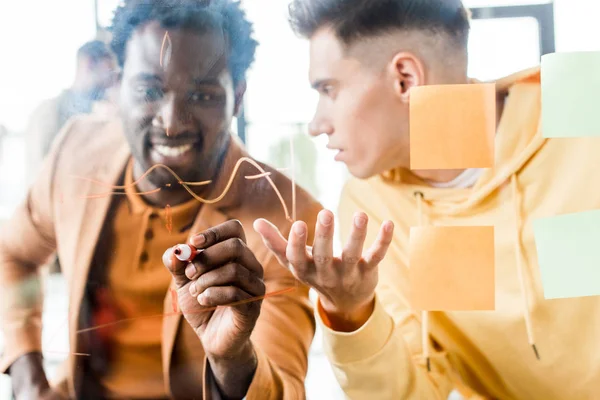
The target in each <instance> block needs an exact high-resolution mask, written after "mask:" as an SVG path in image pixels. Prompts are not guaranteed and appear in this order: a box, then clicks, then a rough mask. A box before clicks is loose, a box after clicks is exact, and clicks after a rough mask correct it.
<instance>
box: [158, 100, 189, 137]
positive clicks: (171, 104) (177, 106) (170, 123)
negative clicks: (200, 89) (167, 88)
mask: <svg viewBox="0 0 600 400" xmlns="http://www.w3.org/2000/svg"><path fill="white" fill-rule="evenodd" d="M157 117H158V120H159V121H160V122H161V123H162V127H163V129H164V130H165V131H166V133H167V136H177V135H180V134H182V133H185V132H193V131H194V129H193V126H192V114H191V111H190V110H189V109H188V107H187V105H186V104H185V101H184V100H180V99H178V98H177V97H176V96H174V95H173V94H167V95H165V98H164V100H163V104H162V106H161V108H160V110H159V112H158V115H157Z"/></svg>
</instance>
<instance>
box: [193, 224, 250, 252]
mask: <svg viewBox="0 0 600 400" xmlns="http://www.w3.org/2000/svg"><path fill="white" fill-rule="evenodd" d="M232 238H239V239H241V240H242V241H243V242H244V243H246V233H245V232H244V227H243V226H242V223H241V222H240V221H238V220H235V219H232V220H229V221H227V222H223V223H222V224H220V225H217V226H213V227H212V228H209V229H207V230H205V231H204V232H200V233H198V234H197V235H194V236H192V237H191V238H190V243H191V244H192V245H194V246H195V247H196V248H197V249H206V248H208V247H210V246H213V245H215V244H217V243H220V242H223V241H225V240H228V239H232Z"/></svg>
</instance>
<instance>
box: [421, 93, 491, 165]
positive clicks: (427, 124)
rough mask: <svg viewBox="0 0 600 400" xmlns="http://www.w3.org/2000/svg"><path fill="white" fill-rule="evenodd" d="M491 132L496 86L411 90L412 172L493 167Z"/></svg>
mask: <svg viewBox="0 0 600 400" xmlns="http://www.w3.org/2000/svg"><path fill="white" fill-rule="evenodd" d="M495 133H496V85H495V84H493V83H484V84H465V85H429V86H417V87H414V88H412V89H411V93H410V168H411V169H466V168H492V167H493V166H494V140H495V136H496V135H495Z"/></svg>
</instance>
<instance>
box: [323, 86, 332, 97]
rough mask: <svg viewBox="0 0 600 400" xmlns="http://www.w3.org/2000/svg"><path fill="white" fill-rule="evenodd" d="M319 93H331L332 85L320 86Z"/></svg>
mask: <svg viewBox="0 0 600 400" xmlns="http://www.w3.org/2000/svg"><path fill="white" fill-rule="evenodd" d="M321 93H323V94H324V95H327V96H329V95H331V94H332V93H333V86H332V85H323V86H321Z"/></svg>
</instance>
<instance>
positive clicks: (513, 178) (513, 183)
mask: <svg viewBox="0 0 600 400" xmlns="http://www.w3.org/2000/svg"><path fill="white" fill-rule="evenodd" d="M510 186H511V189H512V190H511V191H512V202H513V205H514V211H515V261H516V264H517V272H518V275H519V284H520V285H521V296H522V299H523V308H524V310H523V314H524V316H525V328H526V329H527V339H528V340H529V344H530V345H531V347H532V348H533V352H534V353H535V356H536V358H537V359H538V360H539V359H540V355H539V353H538V351H537V347H536V346H535V336H534V334H533V322H532V319H531V312H530V310H529V292H528V290H527V285H526V284H525V271H524V270H523V264H522V263H521V234H520V232H521V213H520V212H519V203H520V199H519V192H518V188H517V177H516V175H515V174H512V175H511V177H510Z"/></svg>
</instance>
